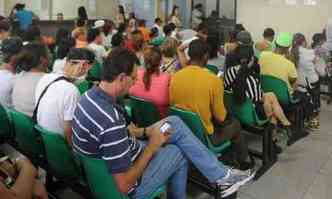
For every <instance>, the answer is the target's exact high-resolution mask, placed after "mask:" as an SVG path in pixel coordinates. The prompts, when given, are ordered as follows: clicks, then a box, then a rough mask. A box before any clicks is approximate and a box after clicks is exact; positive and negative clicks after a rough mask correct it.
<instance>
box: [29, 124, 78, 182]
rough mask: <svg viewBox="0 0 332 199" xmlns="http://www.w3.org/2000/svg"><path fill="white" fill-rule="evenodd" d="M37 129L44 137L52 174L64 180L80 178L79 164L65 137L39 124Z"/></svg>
mask: <svg viewBox="0 0 332 199" xmlns="http://www.w3.org/2000/svg"><path fill="white" fill-rule="evenodd" d="M35 129H36V131H37V132H38V133H39V134H40V135H41V137H42V140H43V146H44V152H45V158H46V160H47V166H48V169H50V171H51V172H52V175H54V176H55V177H57V178H58V179H62V180H75V179H78V178H79V177H80V170H79V166H78V165H77V163H76V162H75V159H74V156H73V154H72V153H71V151H70V149H69V147H68V144H67V142H66V140H65V138H64V137H62V136H61V135H59V134H57V133H54V132H50V131H48V130H46V129H44V128H42V127H41V126H39V125H35ZM64 165H65V166H64Z"/></svg>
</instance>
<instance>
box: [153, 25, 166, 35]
mask: <svg viewBox="0 0 332 199" xmlns="http://www.w3.org/2000/svg"><path fill="white" fill-rule="evenodd" d="M153 27H154V28H157V29H158V37H165V34H164V30H163V28H162V27H161V26H159V25H158V24H154V25H153Z"/></svg>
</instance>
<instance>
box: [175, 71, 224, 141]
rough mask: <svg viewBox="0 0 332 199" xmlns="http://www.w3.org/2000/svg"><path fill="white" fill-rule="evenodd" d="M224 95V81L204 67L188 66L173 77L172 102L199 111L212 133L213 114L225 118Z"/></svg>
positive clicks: (215, 116)
mask: <svg viewBox="0 0 332 199" xmlns="http://www.w3.org/2000/svg"><path fill="white" fill-rule="evenodd" d="M223 96H224V84H223V81H221V79H219V78H218V77H217V76H216V75H214V74H212V73H211V72H209V71H208V70H206V69H204V68H201V67H198V66H187V67H185V68H184V69H182V70H180V71H179V72H177V73H175V74H174V75H173V77H172V80H171V85H170V104H171V105H172V106H176V107H178V108H182V109H185V110H190V111H192V112H195V113H197V114H198V115H199V116H200V117H201V120H202V122H203V124H204V126H205V128H206V130H207V133H208V134H210V135H211V134H213V131H214V128H213V124H212V122H211V119H212V116H213V117H214V118H216V119H218V120H219V121H224V120H225V117H226V114H227V112H226V109H225V106H224V99H223Z"/></svg>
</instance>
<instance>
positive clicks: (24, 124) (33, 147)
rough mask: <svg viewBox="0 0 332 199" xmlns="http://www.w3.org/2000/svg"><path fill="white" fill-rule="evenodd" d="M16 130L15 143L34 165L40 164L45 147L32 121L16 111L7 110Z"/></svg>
mask: <svg viewBox="0 0 332 199" xmlns="http://www.w3.org/2000/svg"><path fill="white" fill-rule="evenodd" d="M7 112H8V115H9V117H10V120H11V121H12V125H13V130H14V135H15V138H14V141H15V143H16V145H17V147H15V148H17V149H18V150H19V151H20V152H21V153H22V154H24V155H26V156H27V157H29V159H30V160H31V161H32V162H33V163H34V164H38V163H39V162H40V160H41V159H42V154H43V147H42V144H41V140H40V137H39V136H38V133H37V132H36V130H35V128H34V122H33V121H32V119H31V118H30V117H29V116H27V115H25V114H23V113H20V112H18V111H15V110H14V109H7Z"/></svg>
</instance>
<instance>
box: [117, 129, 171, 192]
mask: <svg viewBox="0 0 332 199" xmlns="http://www.w3.org/2000/svg"><path fill="white" fill-rule="evenodd" d="M148 134H149V138H150V139H149V144H148V145H147V147H145V150H144V151H143V153H142V155H140V157H139V158H138V159H137V160H136V161H135V163H134V165H133V166H132V167H131V168H130V169H129V170H128V171H126V172H123V173H119V174H114V175H113V177H114V179H115V182H116V184H117V186H118V189H119V191H120V192H121V193H125V194H126V193H128V192H129V191H130V189H131V188H132V187H133V186H134V185H135V183H136V181H137V180H138V179H139V178H140V177H141V176H142V174H143V172H144V170H145V168H146V167H147V166H148V164H149V162H150V160H151V159H152V157H153V155H154V154H156V153H157V152H158V151H159V149H160V147H161V146H162V145H163V144H164V143H166V142H167V140H168V139H169V135H166V134H162V133H160V131H159V126H157V127H155V128H152V129H151V131H150V132H149V133H148Z"/></svg>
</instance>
